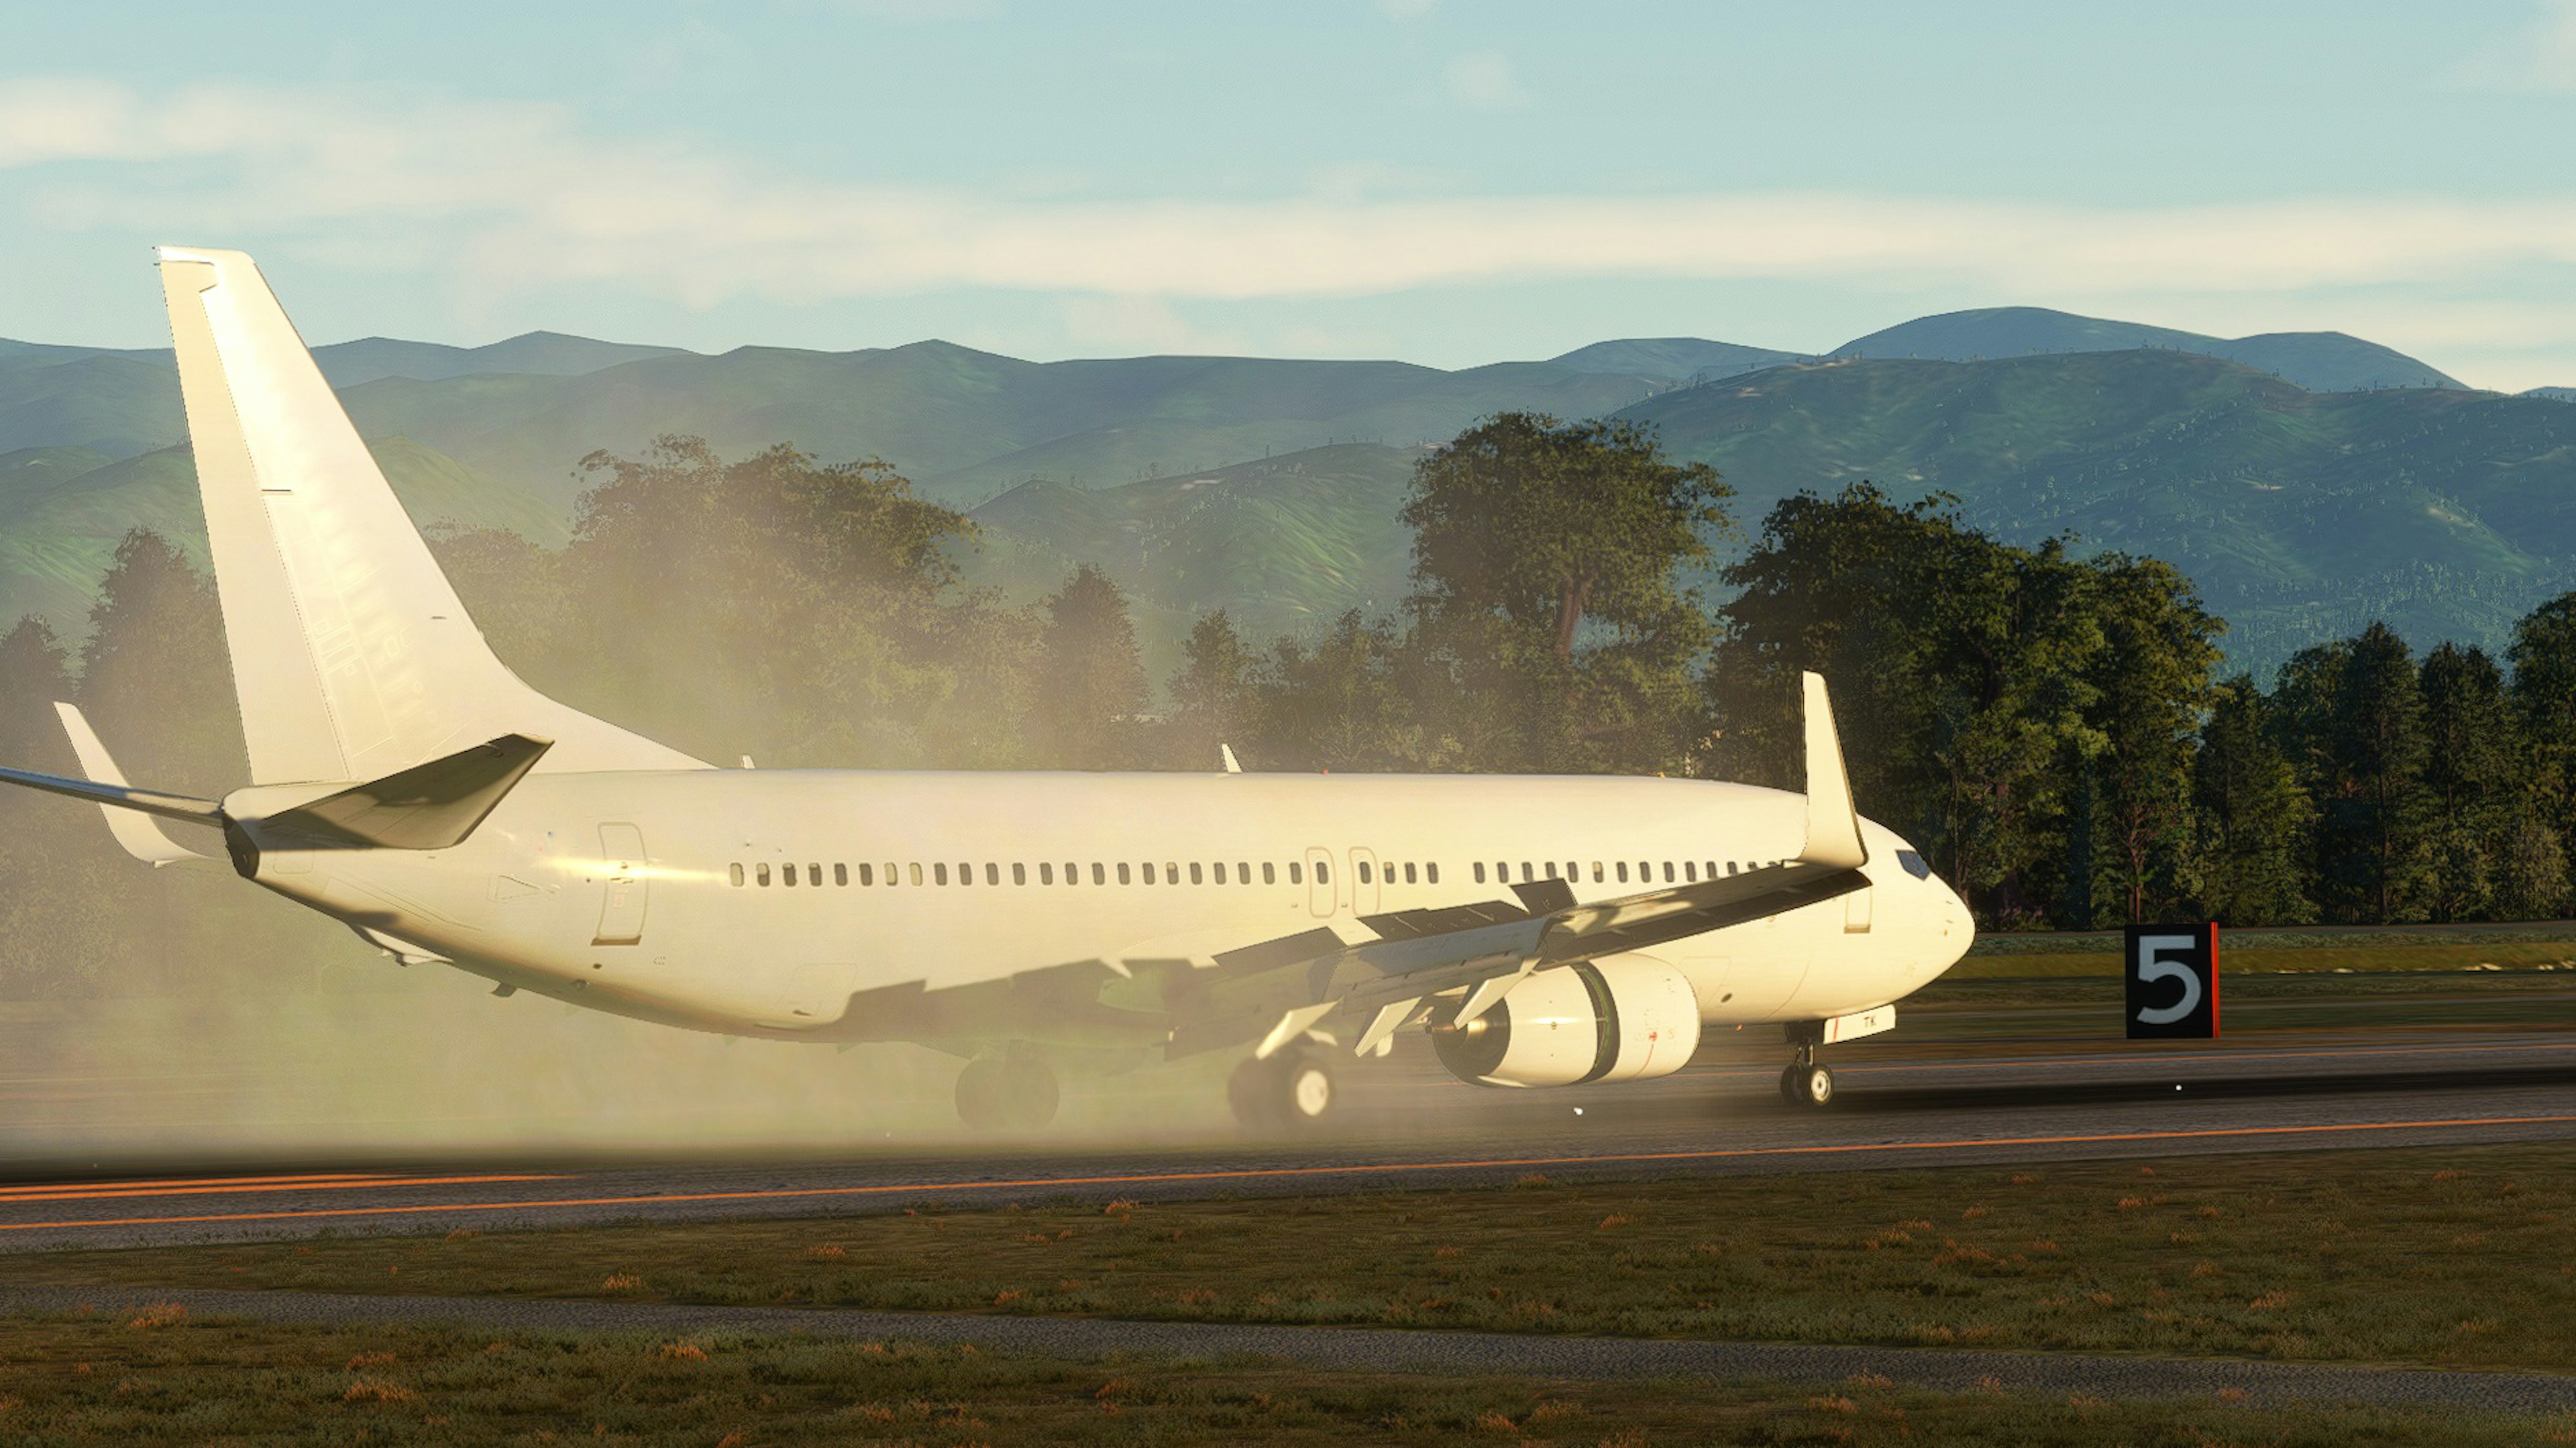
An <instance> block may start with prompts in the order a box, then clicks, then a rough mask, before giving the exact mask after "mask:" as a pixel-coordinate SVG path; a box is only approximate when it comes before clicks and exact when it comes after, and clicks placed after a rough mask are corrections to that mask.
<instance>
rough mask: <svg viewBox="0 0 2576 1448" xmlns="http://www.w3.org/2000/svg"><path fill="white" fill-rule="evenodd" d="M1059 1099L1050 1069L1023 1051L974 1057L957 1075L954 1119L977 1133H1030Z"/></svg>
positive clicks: (1050, 1114)
mask: <svg viewBox="0 0 2576 1448" xmlns="http://www.w3.org/2000/svg"><path fill="white" fill-rule="evenodd" d="M1062 1099H1063V1091H1062V1089H1061V1088H1060V1087H1058V1086H1057V1085H1056V1079H1055V1068H1054V1067H1053V1066H1050V1065H1048V1064H1047V1063H1046V1061H1045V1060H1044V1059H1043V1058H1041V1057H1039V1056H1038V1055H1036V1054H1034V1053H1032V1052H1029V1051H1022V1050H1006V1051H1003V1052H1001V1053H1000V1054H998V1055H991V1056H978V1057H976V1058H975V1059H974V1060H972V1061H969V1062H967V1063H966V1069H965V1070H963V1071H960V1072H958V1073H957V1117H958V1119H959V1120H961V1121H963V1122H965V1123H966V1124H967V1125H968V1126H971V1127H974V1128H975V1129H976V1130H978V1131H1035V1130H1036V1129H1037V1128H1039V1127H1041V1126H1044V1125H1046V1124H1047V1123H1048V1122H1050V1121H1053V1120H1055V1108H1056V1104H1057V1103H1058V1102H1059V1101H1060V1100H1062Z"/></svg>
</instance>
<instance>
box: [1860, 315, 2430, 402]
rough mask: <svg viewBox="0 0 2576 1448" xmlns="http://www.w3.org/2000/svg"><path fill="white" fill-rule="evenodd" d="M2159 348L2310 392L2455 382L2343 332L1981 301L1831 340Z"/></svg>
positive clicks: (1923, 351)
mask: <svg viewBox="0 0 2576 1448" xmlns="http://www.w3.org/2000/svg"><path fill="white" fill-rule="evenodd" d="M2140 348H2156V349H2161V350H2165V351H2174V352H2197V353H2199V354H2201V355H2202V356H2205V357H2223V358H2226V359H2227V360H2228V361H2231V362H2242V363H2244V364H2245V365H2246V366H2248V367H2252V368H2254V369H2256V370H2258V371H2262V372H2269V373H2271V374H2273V375H2274V376H2276V377H2280V378H2282V379H2284V380H2286V381H2289V382H2292V383H2295V384H2297V385H2298V386H2301V387H2304V388H2307V389H2308V390H2309V391H2311V392H2366V391H2369V390H2371V389H2373V388H2384V387H2459V386H2461V385H2462V384H2460V383H2458V382H2455V381H2453V380H2452V379H2451V378H2449V377H2447V376H2445V375H2443V374H2442V373H2440V372H2436V371H2435V370H2433V369H2432V368H2430V367H2427V366H2425V365H2424V364H2423V363H2421V362H2418V361H2416V360H2415V359H2414V358H2412V357H2409V356H2407V355H2406V354H2405V353H2403V352H2398V351H2395V350H2393V349H2390V348H2387V347H2382V346H2380V345H2379V344H2378V343H2376V342H2365V341H2363V340H2362V339H2361V338H2359V337H2348V336H2346V335H2344V334H2343V333H2341V332H2267V333H2264V334H2263V335H2261V336H2255V337H2237V338H2232V339H2231V338H2226V337H2206V336H2203V335H2201V334H2200V333H2198V332H2181V331H2176V330H2175V329H2173V328H2171V327H2149V326H2145V325H2142V324H2140V323H2137V322H2116V321H2111V320H2109V319H2106V318H2102V317H2079V316H2076V315H2075V314H2074V313H2072V312H2055V311H2051V310H2049V309H2048V308H2046V307H1981V308H1978V309H1976V310H1974V311H1966V312H1944V313H1942V314H1941V315H1939V316H1937V317H1917V318H1915V319H1914V320H1913V321H1911V322H1900V323H1898V324H1897V325H1896V326H1893V327H1889V328H1887V329H1885V330H1883V331H1877V332H1872V333H1870V334H1869V335H1868V336H1866V337H1856V338H1854V339H1852V340H1851V341H1849V342H1845V343H1844V344H1843V345H1841V346H1840V347H1837V348H1835V349H1834V352H1833V355H1834V356H1836V357H1889V358H1894V357H1905V358H1915V359H1930V360H1935V361H1945V362H1980V361H1986V360H1990V359H1994V358H2003V357H2029V356H2034V355H2037V354H2040V353H2045V352H2125V351H2135V350H2138V349H2140Z"/></svg>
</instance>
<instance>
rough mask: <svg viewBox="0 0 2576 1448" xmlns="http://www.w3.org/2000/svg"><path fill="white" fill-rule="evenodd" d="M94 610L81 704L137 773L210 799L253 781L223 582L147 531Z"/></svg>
mask: <svg viewBox="0 0 2576 1448" xmlns="http://www.w3.org/2000/svg"><path fill="white" fill-rule="evenodd" d="M89 617H90V632H89V640H88V642H87V643H85V644H84V645H83V646H82V648H81V682H80V702H81V705H82V707H83V708H84V709H85V710H86V711H87V712H88V714H89V716H90V721H91V722H92V723H93V724H95V725H96V726H97V728H98V731H99V735H100V737H101V738H103V739H105V740H107V741H109V743H110V747H111V748H113V749H115V750H116V751H117V762H118V763H120V764H122V765H123V766H124V767H125V769H126V771H127V773H128V774H129V775H130V776H131V777H133V778H135V779H142V780H149V781H151V782H152V783H153V784H154V785H155V786H156V787H158V788H162V789H169V790H176V791H180V792H182V793H189V794H198V795H203V796H206V797H208V798H213V797H217V796H220V795H222V794H223V793H224V792H226V791H227V790H231V789H235V788H238V787H239V786H241V785H243V784H246V783H248V782H249V781H250V758H249V751H248V749H247V747H246V746H245V745H244V744H243V742H242V733H241V712H240V707H239V705H238V704H237V703H236V702H235V700H234V698H233V683H232V665H231V661H230V658H231V656H230V655H229V654H228V653H227V652H226V651H225V646H224V631H223V615H222V611H221V609H220V608H219V607H218V606H217V604H216V601H215V589H214V584H213V582H212V581H211V580H209V579H207V578H206V577H204V576H203V575H201V574H199V573H198V572H197V571H196V569H194V568H192V567H190V566H189V564H188V560H187V558H186V557H185V556H183V555H182V554H181V553H180V552H179V550H178V549H177V548H174V547H172V546H171V545H170V543H169V542H168V541H167V540H165V539H163V538H162V537H161V535H160V534H158V533H154V532H152V531H150V530H149V529H142V528H138V529H135V530H134V531H133V532H130V533H128V534H126V535H125V538H124V540H123V541H122V542H120V543H118V544H117V545H116V558H115V562H114V563H113V564H112V565H111V566H110V567H109V569H108V572H107V577H106V578H105V579H104V580H102V581H101V582H100V584H99V601H98V603H97V605H96V606H95V607H93V608H92V609H91V610H90V616H89Z"/></svg>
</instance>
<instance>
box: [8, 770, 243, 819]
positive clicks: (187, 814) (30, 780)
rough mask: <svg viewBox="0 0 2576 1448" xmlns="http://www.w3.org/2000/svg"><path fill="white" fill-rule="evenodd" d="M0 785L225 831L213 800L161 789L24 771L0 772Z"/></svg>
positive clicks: (220, 810) (220, 814)
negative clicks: (68, 797)
mask: <svg viewBox="0 0 2576 1448" xmlns="http://www.w3.org/2000/svg"><path fill="white" fill-rule="evenodd" d="M0 782H5V783H9V784H23V785H25V786H27V787H28V788H29V789H41V790H45V791H47V792H48V793H51V794H65V795H69V796H71V797H72V798H74V799H85V800H88V801H89V802H90V803H92V804H99V805H107V806H110V807H112V808H115V809H133V810H141V811H143V812H144V813H145V814H148V815H159V816H160V817H161V818H163V819H165V820H186V821H187V822H188V823H190V824H192V825H213V826H214V827H215V828H217V829H221V828H223V824H224V811H223V806H221V805H219V804H216V803H215V802H214V801H213V800H210V799H197V798H194V797H192V796H189V795H184V794H163V793H161V792H160V791H158V790H150V789H134V788H131V787H129V786H126V785H122V784H103V783H99V782H97V781H93V780H87V779H64V778H61V777H60V776H57V775H51V774H37V773H34V772H32V771H29V770H24V769H0Z"/></svg>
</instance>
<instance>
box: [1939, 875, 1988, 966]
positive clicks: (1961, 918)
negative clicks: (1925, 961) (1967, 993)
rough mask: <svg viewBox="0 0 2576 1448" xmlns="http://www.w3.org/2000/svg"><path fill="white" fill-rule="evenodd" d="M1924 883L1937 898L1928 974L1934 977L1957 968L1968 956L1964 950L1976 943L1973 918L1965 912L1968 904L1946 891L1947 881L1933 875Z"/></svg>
mask: <svg viewBox="0 0 2576 1448" xmlns="http://www.w3.org/2000/svg"><path fill="white" fill-rule="evenodd" d="M1927 883H1929V884H1930V885H1931V886H1932V889H1933V891H1934V893H1935V895H1936V897H1937V898H1936V899H1935V901H1934V904H1933V910H1934V914H1935V915H1936V916H1937V917H1938V919H1939V920H1940V922H1941V926H1940V930H1941V933H1940V936H1939V938H1938V941H1937V943H1936V944H1935V946H1934V952H1935V959H1934V960H1933V962H1932V971H1931V973H1932V974H1933V975H1936V976H1937V975H1939V974H1941V973H1942V972H1943V971H1946V970H1948V969H1949V968H1950V967H1952V966H1954V965H1957V964H1958V963H1959V961H1960V959H1961V957H1963V956H1965V955H1966V954H1967V953H1968V947H1969V946H1971V945H1974V944H1976V943H1977V917H1976V916H1974V915H1972V914H1970V913H1969V911H1968V902H1967V901H1965V900H1962V899H1960V898H1959V892H1958V891H1956V890H1953V889H1951V888H1950V882H1949V881H1947V880H1944V879H1942V878H1941V877H1940V876H1938V875H1935V876H1933V877H1932V878H1931V880H1930V881H1928V882H1927Z"/></svg>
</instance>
